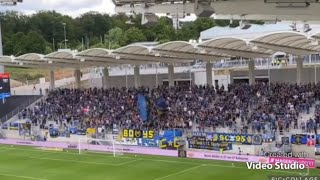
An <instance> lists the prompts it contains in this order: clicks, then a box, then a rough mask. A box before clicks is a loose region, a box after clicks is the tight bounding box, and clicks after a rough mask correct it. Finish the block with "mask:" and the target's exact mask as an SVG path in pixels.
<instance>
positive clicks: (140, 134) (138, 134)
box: [122, 129, 154, 139]
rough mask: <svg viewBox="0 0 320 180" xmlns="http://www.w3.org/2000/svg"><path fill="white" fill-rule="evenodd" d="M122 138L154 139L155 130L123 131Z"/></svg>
mask: <svg viewBox="0 0 320 180" xmlns="http://www.w3.org/2000/svg"><path fill="white" fill-rule="evenodd" d="M122 137H124V138H145V139H154V131H153V130H146V131H143V130H137V129H123V130H122Z"/></svg>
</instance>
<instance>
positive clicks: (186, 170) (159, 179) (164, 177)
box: [153, 164, 205, 180]
mask: <svg viewBox="0 0 320 180" xmlns="http://www.w3.org/2000/svg"><path fill="white" fill-rule="evenodd" d="M203 166H205V164H202V165H200V166H195V167H192V168H188V169H185V170H182V171H179V172H176V173H172V174H169V175H167V176H163V177H160V178H156V179H153V180H161V179H166V178H168V177H171V176H175V175H177V174H181V173H185V172H188V171H191V170H194V169H197V168H200V167H203Z"/></svg>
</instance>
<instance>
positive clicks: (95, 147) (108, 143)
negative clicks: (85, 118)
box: [78, 138, 124, 157]
mask: <svg viewBox="0 0 320 180" xmlns="http://www.w3.org/2000/svg"><path fill="white" fill-rule="evenodd" d="M123 149H124V147H123V146H122V145H119V144H116V143H115V141H114V140H106V139H93V138H85V139H79V140H78V151H79V154H82V153H86V152H96V153H97V152H99V153H108V154H112V156H113V157H117V156H121V155H123Z"/></svg>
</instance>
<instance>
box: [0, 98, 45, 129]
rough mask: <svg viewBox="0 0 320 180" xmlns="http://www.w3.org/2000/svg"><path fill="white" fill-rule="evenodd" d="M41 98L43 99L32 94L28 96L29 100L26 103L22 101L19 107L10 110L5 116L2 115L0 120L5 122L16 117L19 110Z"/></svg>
mask: <svg viewBox="0 0 320 180" xmlns="http://www.w3.org/2000/svg"><path fill="white" fill-rule="evenodd" d="M39 99H41V97H40V96H30V97H28V100H27V101H26V102H24V103H21V104H20V105H19V106H18V107H16V108H15V109H13V110H12V111H10V112H9V113H7V114H6V115H5V116H3V117H0V122H2V123H4V122H7V121H8V120H10V119H11V118H12V117H14V116H15V115H17V114H18V113H19V112H21V111H22V110H24V109H26V108H27V107H29V106H30V105H31V104H33V103H35V102H36V101H38V100H39Z"/></svg>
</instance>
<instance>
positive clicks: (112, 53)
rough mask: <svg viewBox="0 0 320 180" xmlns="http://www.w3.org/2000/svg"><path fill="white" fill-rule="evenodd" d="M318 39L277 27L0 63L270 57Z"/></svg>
mask: <svg viewBox="0 0 320 180" xmlns="http://www.w3.org/2000/svg"><path fill="white" fill-rule="evenodd" d="M319 39H320V31H319V32H318V33H313V34H312V35H306V34H303V33H299V32H293V31H279V32H273V33H267V34H263V35H260V36H258V37H255V38H253V39H246V38H241V37H232V36H226V37H217V38H214V39H210V40H207V41H204V42H200V43H191V42H185V41H172V42H167V43H164V44H159V45H158V44H154V45H153V46H149V45H148V46H144V45H143V44H132V45H128V46H124V47H121V48H118V49H115V50H108V49H102V48H93V49H88V50H84V51H82V52H73V51H71V50H60V51H58V52H53V53H51V54H48V55H41V54H35V53H30V54H24V55H21V56H19V57H13V56H3V57H0V65H4V66H22V67H32V68H48V69H51V68H64V67H68V68H71V67H73V68H80V67H95V66H98V67H99V66H100V67H102V66H103V67H108V66H117V65H123V64H130V65H143V64H155V63H167V64H175V63H187V62H192V61H193V60H204V61H218V60H221V59H226V58H230V57H243V58H250V59H252V58H262V57H270V56H272V55H273V54H274V53H275V52H279V51H280V52H285V53H288V54H293V55H297V56H303V55H309V54H316V53H318V52H319V51H320V45H319V42H318V41H319Z"/></svg>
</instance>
